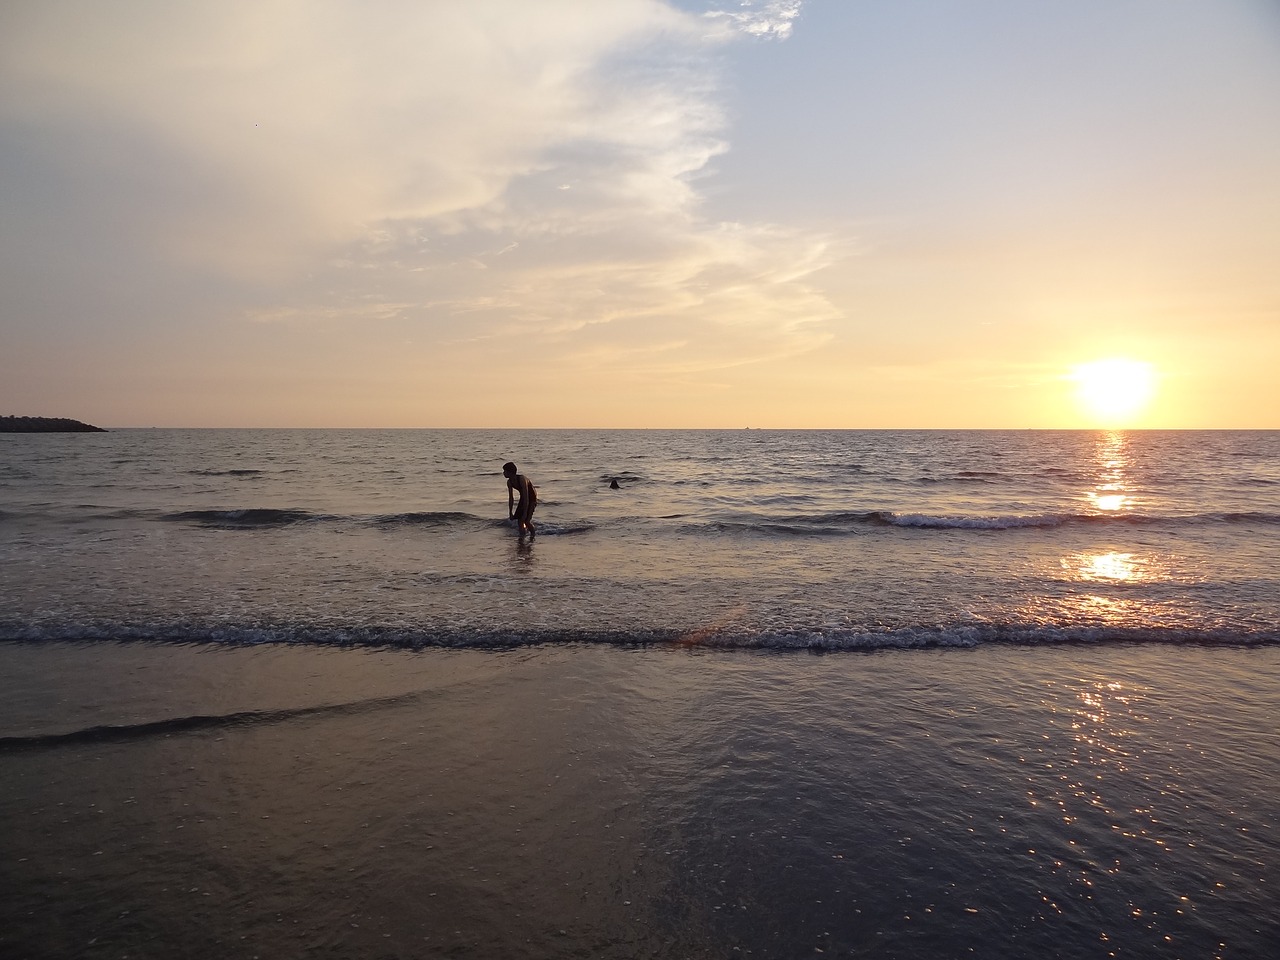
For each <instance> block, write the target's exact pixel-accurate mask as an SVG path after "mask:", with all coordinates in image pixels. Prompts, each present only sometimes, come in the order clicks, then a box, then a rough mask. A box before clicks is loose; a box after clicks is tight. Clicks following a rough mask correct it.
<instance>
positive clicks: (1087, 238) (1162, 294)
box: [0, 0, 1280, 428]
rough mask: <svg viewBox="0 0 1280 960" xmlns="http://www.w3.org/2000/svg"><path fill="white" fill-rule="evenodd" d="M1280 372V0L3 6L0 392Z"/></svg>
mask: <svg viewBox="0 0 1280 960" xmlns="http://www.w3.org/2000/svg"><path fill="white" fill-rule="evenodd" d="M1099 361H1105V363H1104V365H1103V366H1102V367H1096V366H1094V367H1088V366H1086V365H1089V364H1094V363H1096V362H1099ZM1089 370H1092V371H1094V374H1088V373H1085V372H1082V371H1089ZM1098 370H1103V371H1111V372H1110V373H1106V374H1105V375H1103V376H1102V383H1101V384H1099V382H1098V381H1099V377H1098V376H1097V375H1096V372H1097V371H1098ZM1277 370H1280V2H1277V0H1037V2H1035V3H1028V2H1026V0H746V2H738V0H672V2H667V0H468V2H466V3H462V2H456V0H378V2H367V0H359V2H357V0H306V2H303V0H248V2H245V0H215V2H204V0H185V2H183V3H181V4H174V3H171V2H168V0H114V2H112V3H101V2H97V0H5V3H4V4H2V5H0V414H10V415H28V416H37V415H38V416H68V417H74V418H77V419H81V420H86V421H88V422H91V423H96V424H99V425H103V426H119V427H125V426H190V427H235V426H244V427H312V426H314V427H524V428H539V427H735V428H736V427H757V428H769V427H787V428H819V427H821V428H911V427H919V428H969V427H974V428H1058V427H1093V426H1115V427H1153V428H1216V427H1222V428H1280V386H1277V380H1276V371H1277ZM1108 377H1110V378H1111V382H1110V383H1108V382H1107V378H1108ZM1117 378H1118V380H1117ZM1134 378H1141V379H1142V381H1143V385H1144V389H1143V390H1141V391H1137V392H1138V393H1141V398H1140V399H1139V400H1134V399H1133V397H1134V395H1135V390H1134V384H1133V382H1132V381H1134ZM1090 391H1092V395H1090Z"/></svg>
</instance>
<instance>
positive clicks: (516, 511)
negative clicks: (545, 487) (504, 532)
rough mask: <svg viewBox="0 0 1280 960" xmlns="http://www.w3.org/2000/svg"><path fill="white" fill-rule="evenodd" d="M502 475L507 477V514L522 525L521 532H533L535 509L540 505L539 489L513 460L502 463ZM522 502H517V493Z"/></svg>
mask: <svg viewBox="0 0 1280 960" xmlns="http://www.w3.org/2000/svg"><path fill="white" fill-rule="evenodd" d="M502 475H503V476H504V477H506V478H507V516H508V517H510V518H511V519H512V520H515V521H516V522H517V523H518V524H519V525H520V532H521V533H524V532H525V531H526V530H527V531H528V532H529V533H533V532H534V531H533V510H534V507H536V506H537V505H538V491H537V488H535V487H534V485H533V481H532V480H530V479H529V478H528V477H526V476H525V475H524V474H523V473H519V472H518V471H517V470H516V465H515V464H514V463H511V462H507V463H504V464H503V465H502ZM517 493H518V494H520V502H519V503H516V494H517Z"/></svg>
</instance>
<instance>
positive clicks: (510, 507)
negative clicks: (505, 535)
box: [507, 480, 516, 520]
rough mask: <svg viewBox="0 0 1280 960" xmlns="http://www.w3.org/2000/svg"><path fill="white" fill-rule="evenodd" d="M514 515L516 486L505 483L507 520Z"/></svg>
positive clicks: (509, 482) (508, 482)
mask: <svg viewBox="0 0 1280 960" xmlns="http://www.w3.org/2000/svg"><path fill="white" fill-rule="evenodd" d="M515 515H516V485H515V484H514V483H512V482H511V481H510V480H508V481H507V519H508V520H510V519H511V518H512V517H514V516H515Z"/></svg>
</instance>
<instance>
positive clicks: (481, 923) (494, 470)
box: [0, 429, 1280, 958]
mask: <svg viewBox="0 0 1280 960" xmlns="http://www.w3.org/2000/svg"><path fill="white" fill-rule="evenodd" d="M506 460H514V461H515V462H516V463H517V464H518V466H519V467H520V469H521V471H522V472H523V473H525V474H526V475H527V476H529V477H530V478H531V479H532V480H533V482H534V483H535V484H536V485H537V487H538V494H539V504H538V509H537V512H536V514H535V516H534V522H535V524H536V531H535V532H534V533H533V534H531V535H519V534H518V532H517V531H516V530H515V528H514V527H513V526H512V525H511V523H510V521H509V520H508V519H507V493H506V487H505V483H504V480H503V477H502V473H501V467H502V464H503V462H504V461H506ZM615 481H616V487H615V485H614V482H615ZM1277 556H1280V432H1277V431H1185V432H1184V431H1178V432H1072V431H1062V432H1057V431H1009V432H1004V431H770V430H737V431H656V430H655V431H649V430H636V431H595V430H528V431H523V430H387V431H382V430H159V429H156V430H117V431H113V432H110V433H106V434H47V435H41V434H26V435H3V436H0V641H3V642H0V774H2V778H0V783H2V786H0V823H2V824H3V827H4V839H3V840H0V903H2V904H3V905H2V906H0V953H3V954H4V955H5V956H14V957H73V956H74V957H81V956H83V957H119V956H130V957H149V956H155V957H169V956H178V955H181V956H190V957H232V956H235V957H239V956H244V957H250V956H273V957H281V956H300V957H301V956H307V957H349V956H368V957H384V956H385V957H392V956H394V957H417V956H449V957H490V956H503V957H640V956H643V957H732V956H758V957H802V956H803V957H810V956H818V955H826V956H850V957H854V956H858V957H860V956H875V957H962V956H975V957H1010V958H1015V957H1027V956H1052V957H1082V958H1083V957H1112V956H1114V957H1188V958H1191V957H1222V958H1239V957H1249V958H1251V957H1259V958H1261V957H1271V956H1274V955H1276V951H1277V949H1280V899H1278V898H1277V896H1276V893H1275V891H1276V885H1277V883H1278V882H1280V876H1278V875H1277V869H1276V866H1275V865H1276V863H1277V862H1280V790H1277V787H1278V786H1280V748H1278V747H1277V745H1276V743H1277V738H1276V728H1275V717H1276V715H1277V707H1278V706H1280V573H1278V572H1277V571H1278V569H1280V567H1278V566H1277V563H1276V557H1277Z"/></svg>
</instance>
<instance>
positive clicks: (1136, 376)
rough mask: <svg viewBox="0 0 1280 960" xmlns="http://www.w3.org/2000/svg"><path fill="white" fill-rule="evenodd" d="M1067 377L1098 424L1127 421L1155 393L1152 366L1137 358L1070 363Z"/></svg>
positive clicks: (1135, 416) (1140, 411) (1127, 422)
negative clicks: (1071, 364)
mask: <svg viewBox="0 0 1280 960" xmlns="http://www.w3.org/2000/svg"><path fill="white" fill-rule="evenodd" d="M1070 379H1071V380H1073V381H1075V385H1076V400H1077V401H1078V402H1079V403H1080V406H1081V408H1082V409H1083V410H1084V411H1085V412H1086V413H1087V414H1088V415H1089V416H1090V417H1091V418H1092V419H1093V420H1094V421H1095V422H1096V423H1098V424H1099V425H1101V426H1106V427H1122V426H1127V425H1129V424H1131V423H1132V422H1133V421H1134V420H1135V419H1137V418H1138V417H1139V416H1140V415H1141V414H1142V413H1143V411H1145V410H1146V409H1147V407H1148V406H1149V405H1150V403H1151V400H1152V398H1153V397H1154V396H1155V389H1156V376H1155V369H1154V368H1153V367H1152V366H1151V364H1149V363H1145V362H1143V361H1141V360H1130V359H1127V358H1123V357H1109V358H1107V359H1105V360H1093V361H1091V362H1089V363H1082V364H1080V365H1079V366H1076V367H1074V368H1073V369H1072V371H1071V376H1070Z"/></svg>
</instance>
